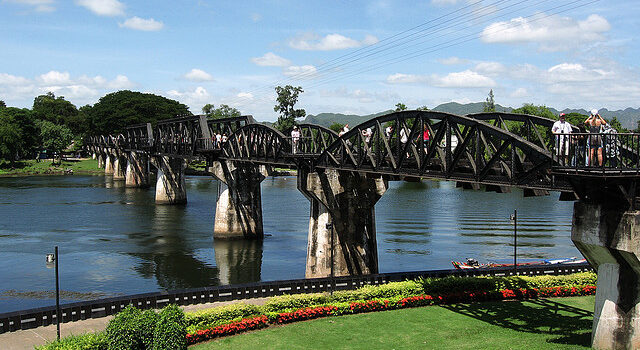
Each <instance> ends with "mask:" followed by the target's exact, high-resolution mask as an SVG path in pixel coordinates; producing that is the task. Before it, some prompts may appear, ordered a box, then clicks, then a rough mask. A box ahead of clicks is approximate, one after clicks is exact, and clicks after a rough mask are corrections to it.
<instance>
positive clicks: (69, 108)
mask: <svg viewBox="0 0 640 350" xmlns="http://www.w3.org/2000/svg"><path fill="white" fill-rule="evenodd" d="M32 111H33V115H34V117H35V118H36V119H40V120H46V121H50V122H52V123H54V124H61V125H62V124H64V125H70V124H71V118H73V117H75V116H77V115H78V109H77V108H76V106H74V105H73V103H71V102H69V101H67V100H65V99H64V96H58V97H56V96H55V95H54V93H53V92H47V94H46V95H40V96H37V97H36V98H35V99H34V100H33V108H32Z"/></svg>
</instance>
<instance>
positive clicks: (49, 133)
mask: <svg viewBox="0 0 640 350" xmlns="http://www.w3.org/2000/svg"><path fill="white" fill-rule="evenodd" d="M38 126H39V128H40V138H41V140H42V147H43V148H44V149H46V150H49V151H51V153H52V154H53V155H54V157H53V163H54V164H55V162H56V155H57V156H58V157H59V159H62V151H63V150H64V149H65V148H67V147H68V146H69V145H70V144H71V140H73V134H72V133H71V129H69V128H68V127H66V126H65V125H57V124H54V123H52V122H50V121H47V120H41V121H40V122H39V123H38Z"/></svg>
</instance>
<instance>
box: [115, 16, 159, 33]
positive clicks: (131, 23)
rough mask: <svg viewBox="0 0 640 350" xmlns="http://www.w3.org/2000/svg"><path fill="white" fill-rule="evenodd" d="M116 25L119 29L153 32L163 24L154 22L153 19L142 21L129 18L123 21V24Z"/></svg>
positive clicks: (136, 18)
mask: <svg viewBox="0 0 640 350" xmlns="http://www.w3.org/2000/svg"><path fill="white" fill-rule="evenodd" d="M118 25H119V26H120V27H124V28H129V29H135V30H142V31H145V32H155V31H158V30H161V29H162V27H164V23H162V22H159V21H156V20H155V19H153V18H149V19H144V18H140V17H137V16H134V17H131V18H129V19H127V20H126V21H124V23H119V24H118Z"/></svg>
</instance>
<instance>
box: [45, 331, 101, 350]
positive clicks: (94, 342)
mask: <svg viewBox="0 0 640 350" xmlns="http://www.w3.org/2000/svg"><path fill="white" fill-rule="evenodd" d="M36 349H37V350H107V336H106V334H105V333H87V334H82V335H71V336H68V337H64V338H61V339H60V340H56V341H53V342H51V343H48V344H46V345H43V346H39V347H36Z"/></svg>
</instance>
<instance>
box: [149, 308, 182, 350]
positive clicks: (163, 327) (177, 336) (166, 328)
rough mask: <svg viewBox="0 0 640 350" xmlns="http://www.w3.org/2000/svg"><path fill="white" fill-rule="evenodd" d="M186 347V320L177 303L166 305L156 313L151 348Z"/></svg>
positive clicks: (175, 349) (176, 348) (173, 348)
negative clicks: (156, 319)
mask: <svg viewBox="0 0 640 350" xmlns="http://www.w3.org/2000/svg"><path fill="white" fill-rule="evenodd" d="M186 348H187V322H186V319H185V317H184V312H182V309H180V308H179V307H178V306H177V305H167V306H166V307H165V308H163V309H162V311H160V313H159V314H158V322H157V323H156V328H155V330H154V332H153V350H184V349H186Z"/></svg>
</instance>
